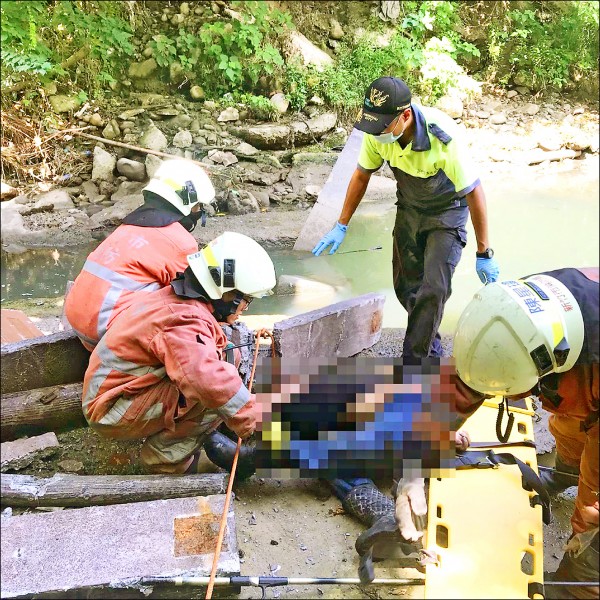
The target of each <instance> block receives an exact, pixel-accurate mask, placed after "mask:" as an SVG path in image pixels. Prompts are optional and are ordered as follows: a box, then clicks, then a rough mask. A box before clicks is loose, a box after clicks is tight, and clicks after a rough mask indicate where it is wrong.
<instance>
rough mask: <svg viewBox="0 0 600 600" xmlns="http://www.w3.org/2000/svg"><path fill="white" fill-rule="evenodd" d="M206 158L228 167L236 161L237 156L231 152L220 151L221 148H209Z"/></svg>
mask: <svg viewBox="0 0 600 600" xmlns="http://www.w3.org/2000/svg"><path fill="white" fill-rule="evenodd" d="M208 158H210V160H212V161H213V163H215V164H217V165H223V166H225V167H228V166H229V165H233V164H235V163H236V162H238V157H237V156H236V155H235V154H233V153H232V152H222V151H221V150H211V151H210V152H209V153H208Z"/></svg>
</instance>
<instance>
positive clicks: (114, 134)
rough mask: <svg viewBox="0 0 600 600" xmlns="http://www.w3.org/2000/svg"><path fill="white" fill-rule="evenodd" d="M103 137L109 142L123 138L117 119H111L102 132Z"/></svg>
mask: <svg viewBox="0 0 600 600" xmlns="http://www.w3.org/2000/svg"><path fill="white" fill-rule="evenodd" d="M102 135H103V137H105V138H106V139H107V140H116V139H117V138H119V137H121V129H120V128H119V123H117V120H116V119H111V120H110V121H109V122H108V124H107V125H106V127H105V128H104V129H103V130H102Z"/></svg>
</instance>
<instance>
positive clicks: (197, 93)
mask: <svg viewBox="0 0 600 600" xmlns="http://www.w3.org/2000/svg"><path fill="white" fill-rule="evenodd" d="M190 97H191V98H192V100H204V97H205V93H204V90H203V89H202V88H201V87H200V86H199V85H193V86H192V87H191V88H190Z"/></svg>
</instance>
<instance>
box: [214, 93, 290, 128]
mask: <svg viewBox="0 0 600 600" xmlns="http://www.w3.org/2000/svg"><path fill="white" fill-rule="evenodd" d="M221 104H222V105H223V106H239V105H240V104H242V105H244V106H245V107H247V108H248V110H249V111H250V115H251V116H252V117H253V118H254V119H259V120H261V121H277V120H278V119H279V116H280V113H279V111H278V110H277V109H276V108H275V107H274V106H273V104H272V103H271V101H270V100H269V99H268V98H266V97H265V96H254V95H253V94H245V93H239V92H233V93H227V94H225V95H224V96H223V97H222V99H221Z"/></svg>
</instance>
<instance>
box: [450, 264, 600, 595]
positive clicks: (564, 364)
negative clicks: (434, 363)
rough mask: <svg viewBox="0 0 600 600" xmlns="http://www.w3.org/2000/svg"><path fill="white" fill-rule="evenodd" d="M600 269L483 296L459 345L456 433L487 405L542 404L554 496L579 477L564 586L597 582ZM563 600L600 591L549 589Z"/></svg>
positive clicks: (547, 275) (554, 274) (503, 286)
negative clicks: (532, 399)
mask: <svg viewBox="0 0 600 600" xmlns="http://www.w3.org/2000/svg"><path fill="white" fill-rule="evenodd" d="M598 302H599V295H598V268H585V269H584V268H582V269H575V268H564V269H558V270H554V271H547V272H544V273H540V274H537V275H531V276H529V277H525V278H524V279H521V280H518V281H503V282H502V283H494V284H491V285H488V286H486V287H485V288H483V289H482V290H480V291H479V292H478V293H477V294H476V295H475V297H474V298H473V300H472V301H471V302H470V304H469V305H468V306H467V308H466V309H465V311H464V312H463V314H462V316H461V318H460V320H459V322H458V325H457V333H456V337H455V340H454V357H455V361H456V372H457V374H458V381H457V396H456V398H457V412H458V415H459V416H458V420H457V423H456V428H457V429H459V428H460V426H461V425H462V424H463V423H464V422H465V420H466V419H467V417H468V416H469V415H470V414H472V413H473V412H474V411H475V410H476V409H477V408H478V407H479V406H480V405H481V403H482V402H483V400H484V399H485V398H486V397H491V396H504V397H507V398H509V399H510V398H515V399H516V398H522V397H525V396H529V395H531V394H533V395H536V396H538V397H539V398H540V400H541V402H542V405H543V407H544V408H545V409H546V410H548V411H550V412H551V413H552V415H551V417H550V419H549V428H550V432H551V433H552V434H553V435H554V437H555V438H556V471H557V472H555V473H550V474H548V473H542V475H541V479H542V481H543V482H544V484H545V486H546V488H547V489H548V490H549V491H560V490H563V489H565V488H566V487H568V486H569V485H573V483H574V482H573V478H572V477H569V476H568V474H569V473H575V474H578V475H579V482H578V489H577V498H576V500H575V509H574V512H573V515H572V518H571V524H572V534H571V537H570V539H569V542H568V544H567V545H566V547H565V554H564V556H563V558H562V561H561V563H560V565H559V567H558V570H557V571H556V573H555V574H554V580H556V581H579V582H584V581H592V582H597V581H598V476H599V473H598V380H599V377H600V374H599V369H598V364H599V352H600V331H599V330H600V325H599V305H598ZM549 589H550V593H553V594H558V596H557V597H561V598H598V586H597V585H596V586H588V587H584V586H578V587H574V586H572V587H561V588H552V587H549Z"/></svg>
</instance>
